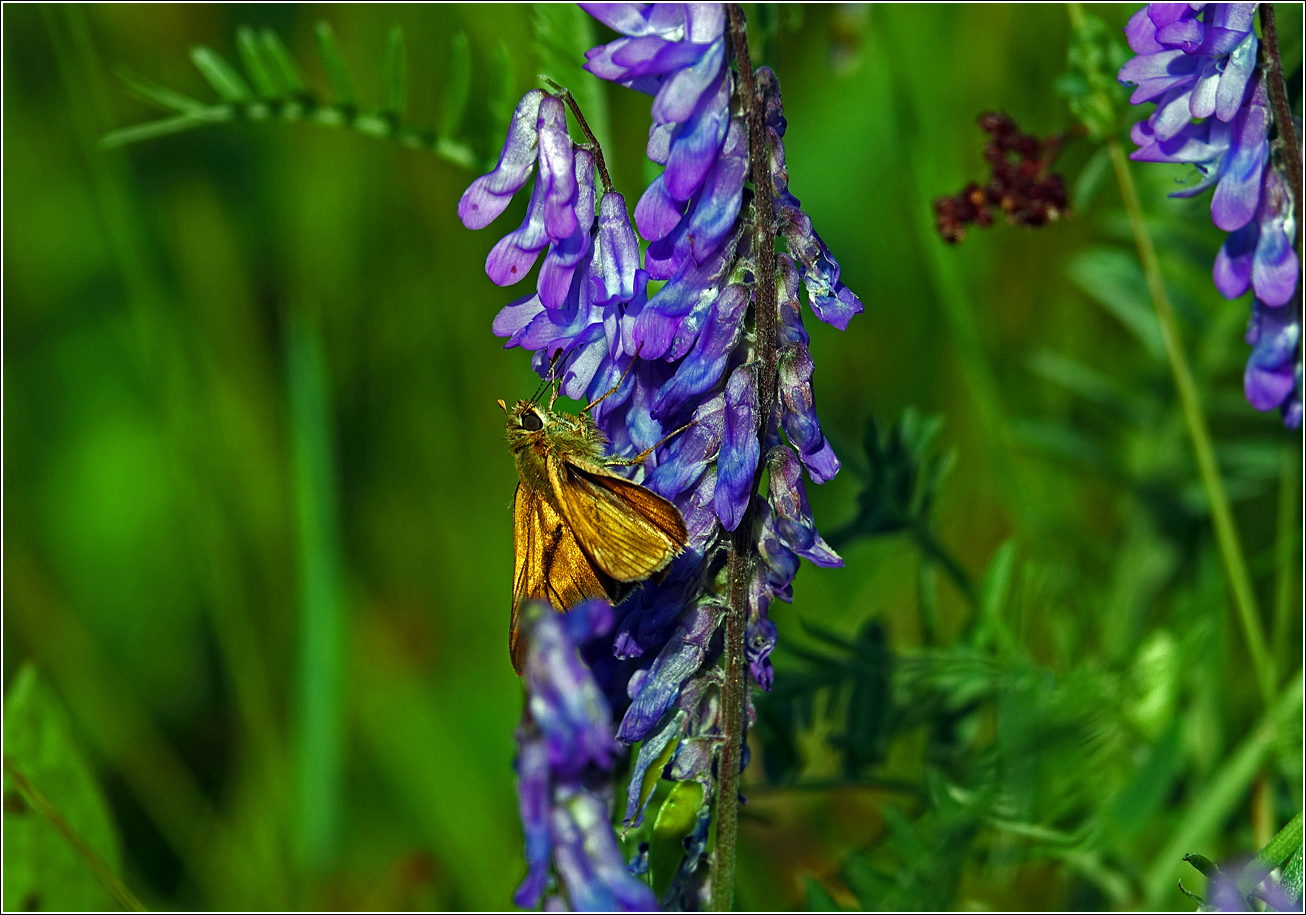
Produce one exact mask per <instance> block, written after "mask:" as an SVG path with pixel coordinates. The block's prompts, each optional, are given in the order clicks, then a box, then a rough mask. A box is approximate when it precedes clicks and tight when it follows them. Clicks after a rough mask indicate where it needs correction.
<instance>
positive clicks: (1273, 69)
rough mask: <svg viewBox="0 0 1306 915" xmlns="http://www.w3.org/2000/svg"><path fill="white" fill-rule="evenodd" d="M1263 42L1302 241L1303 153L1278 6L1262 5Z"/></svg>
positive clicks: (1275, 117) (1284, 159)
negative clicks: (1294, 119) (1286, 77)
mask: <svg viewBox="0 0 1306 915" xmlns="http://www.w3.org/2000/svg"><path fill="white" fill-rule="evenodd" d="M1260 13H1261V39H1262V50H1263V51H1264V61H1263V66H1264V67H1265V77H1266V79H1265V81H1266V83H1267V84H1268V85H1267V86H1266V88H1267V89H1269V90H1270V105H1271V106H1272V107H1273V108H1274V124H1275V126H1276V127H1278V128H1279V142H1280V143H1282V144H1283V161H1284V164H1285V165H1286V166H1287V167H1288V174H1287V176H1286V177H1287V179H1288V184H1289V186H1291V187H1292V204H1293V210H1294V213H1293V215H1294V216H1295V217H1296V218H1297V233H1298V238H1300V237H1301V230H1302V212H1301V208H1302V177H1301V149H1300V148H1298V146H1297V132H1296V131H1294V130H1293V129H1292V109H1291V108H1290V107H1289V106H1288V89H1287V87H1286V86H1285V85H1284V81H1283V61H1282V59H1281V58H1280V56H1279V32H1278V29H1277V28H1276V27H1275V22H1274V4H1273V3H1262V4H1260Z"/></svg>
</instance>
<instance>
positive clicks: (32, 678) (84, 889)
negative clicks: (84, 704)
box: [3, 663, 122, 911]
mask: <svg viewBox="0 0 1306 915" xmlns="http://www.w3.org/2000/svg"><path fill="white" fill-rule="evenodd" d="M4 751H5V759H6V761H7V762H9V761H12V765H13V767H14V768H15V769H17V770H18V771H19V772H20V773H21V775H22V776H23V777H25V778H26V780H27V781H28V782H30V784H31V786H32V787H33V788H35V789H37V790H38V791H39V792H40V795H41V797H42V799H44V800H45V801H46V802H48V804H49V805H50V807H51V808H52V809H53V810H54V811H57V815H58V816H59V817H60V818H61V819H62V821H63V822H64V824H66V826H67V828H68V829H69V830H70V831H71V832H72V833H73V834H74V835H75V836H77V837H78V838H79V839H80V841H81V843H82V845H83V846H84V848H85V849H88V850H89V852H90V853H91V854H93V855H94V857H95V858H96V859H98V861H99V862H100V863H101V866H103V867H105V868H107V869H108V870H109V871H110V872H112V873H120V872H121V869H122V863H121V853H120V851H119V846H118V836H117V833H116V831H115V829H114V825H113V820H112V818H111V816H110V813H109V805H108V804H107V803H106V802H105V800H104V796H103V794H102V793H101V791H100V786H99V785H98V784H97V783H96V781H95V778H94V776H93V775H92V773H91V770H90V768H89V767H88V766H87V764H86V762H85V761H84V759H83V757H82V754H81V751H80V749H79V748H78V747H77V744H76V741H75V740H74V738H73V734H72V730H71V728H70V727H69V723H68V717H67V714H66V713H65V712H64V709H63V706H62V705H61V704H60V702H59V699H58V698H57V697H56V696H55V694H54V692H53V691H52V690H51V689H50V688H49V687H48V686H47V685H46V684H45V682H44V681H43V680H42V679H41V678H40V676H39V675H38V674H37V671H36V668H35V667H33V666H32V665H31V664H30V663H29V664H27V665H25V666H24V667H23V669H22V670H20V671H19V673H18V676H17V677H16V678H15V680H14V683H13V685H12V686H11V687H10V689H9V695H8V697H7V698H6V700H5V704H4ZM6 768H8V766H6ZM3 883H4V908H5V909H6V910H7V911H18V910H24V909H26V910H32V909H41V910H43V911H60V910H70V909H71V910H88V909H89V910H94V909H109V908H116V907H117V905H116V904H115V899H114V896H113V894H112V893H111V892H110V891H109V890H108V889H107V888H106V887H105V885H104V883H103V882H102V881H101V879H100V878H99V877H97V875H96V872H95V870H94V869H93V868H92V866H91V865H90V864H89V863H88V861H87V859H86V858H85V857H84V856H83V854H80V853H79V852H78V850H77V849H76V848H75V847H74V846H73V845H72V844H71V843H70V841H69V839H68V837H67V836H65V835H63V834H61V832H60V831H59V829H58V828H57V827H56V825H55V824H54V823H53V822H52V821H51V820H50V819H49V817H48V816H46V815H43V812H42V810H41V809H40V807H39V805H38V803H36V802H34V799H33V797H32V796H31V795H29V794H28V793H26V792H24V791H22V790H20V785H19V783H18V782H17V781H16V780H15V779H14V777H13V776H12V775H10V774H9V773H8V772H6V774H5V778H4V881H3Z"/></svg>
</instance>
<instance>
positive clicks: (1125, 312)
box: [1066, 248, 1165, 361]
mask: <svg viewBox="0 0 1306 915" xmlns="http://www.w3.org/2000/svg"><path fill="white" fill-rule="evenodd" d="M1066 272H1067V274H1068V275H1069V276H1070V279H1071V281H1072V282H1073V283H1074V284H1075V285H1076V286H1078V287H1079V288H1080V289H1082V290H1083V291H1084V292H1085V293H1086V294H1087V295H1088V296H1089V297H1090V298H1091V299H1093V300H1094V301H1096V302H1098V303H1099V304H1100V305H1102V306H1103V307H1104V308H1105V309H1106V310H1107V311H1108V312H1110V313H1111V314H1112V315H1113V316H1115V318H1116V319H1117V320H1118V321H1120V323H1121V324H1123V325H1124V326H1125V328H1126V329H1127V330H1128V331H1129V332H1130V333H1132V334H1133V335H1134V336H1135V337H1137V338H1138V340H1139V342H1140V343H1142V344H1143V346H1144V347H1146V348H1147V351H1148V353H1149V354H1150V355H1151V356H1152V357H1153V358H1154V359H1156V360H1157V361H1160V360H1163V359H1165V343H1164V341H1162V339H1161V325H1160V323H1159V322H1158V321H1157V320H1156V312H1155V311H1154V310H1153V308H1152V300H1151V298H1150V297H1149V295H1148V292H1147V282H1146V281H1145V279H1144V277H1143V268H1142V267H1140V266H1139V264H1138V258H1137V257H1135V256H1134V255H1132V254H1129V253H1126V252H1124V251H1118V250H1115V249H1112V248H1093V249H1091V250H1089V251H1085V252H1084V253H1083V254H1080V255H1079V256H1078V257H1076V258H1075V259H1074V260H1072V261H1071V262H1070V265H1069V266H1068V267H1067V268H1066Z"/></svg>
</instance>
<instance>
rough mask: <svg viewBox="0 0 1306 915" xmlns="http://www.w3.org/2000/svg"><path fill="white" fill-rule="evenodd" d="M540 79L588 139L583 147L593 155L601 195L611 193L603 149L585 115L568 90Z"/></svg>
mask: <svg viewBox="0 0 1306 915" xmlns="http://www.w3.org/2000/svg"><path fill="white" fill-rule="evenodd" d="M542 79H543V80H544V81H545V82H546V83H548V84H549V85H550V86H552V87H553V91H554V92H555V93H556V94H557V96H558V98H560V99H562V101H563V102H565V103H566V105H567V107H568V108H570V109H571V113H572V114H574V115H575V116H576V123H578V124H580V129H581V130H583V131H584V132H585V136H586V137H588V138H589V143H587V144H586V145H585V149H587V150H588V151H589V152H592V153H594V164H595V165H596V166H597V167H598V170H599V178H600V179H602V181H603V193H605V194H607V193H610V192H611V191H612V179H611V178H610V177H608V163H607V161H606V160H604V158H603V147H602V146H601V145H599V139H598V137H596V136H594V131H593V130H591V129H590V122H589V121H587V120H585V115H584V114H582V113H581V110H580V105H579V103H577V101H576V98H575V96H573V95H572V94H571V90H570V89H568V88H566V87H565V86H560V85H558V84H557V83H555V82H554V81H553V80H551V79H549V78H548V77H547V76H545V77H542Z"/></svg>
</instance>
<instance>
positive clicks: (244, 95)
mask: <svg viewBox="0 0 1306 915" xmlns="http://www.w3.org/2000/svg"><path fill="white" fill-rule="evenodd" d="M190 59H191V61H192V62H193V63H194V64H195V66H196V67H198V68H199V71H200V73H201V74H203V76H204V78H205V79H206V80H208V81H209V85H210V86H212V87H213V88H214V90H215V91H216V92H217V93H218V95H220V96H221V97H222V100H223V101H224V102H230V103H232V104H237V105H243V104H246V103H248V102H251V101H253V99H254V96H253V93H251V92H250V91H249V86H248V85H246V83H245V80H244V79H242V78H241V75H240V74H239V73H237V72H236V70H235V68H234V67H232V66H231V64H229V63H227V62H226V61H225V60H223V59H222V57H221V55H219V54H217V53H216V52H215V51H213V50H211V49H209V48H206V47H205V46H204V45H196V46H195V47H193V48H191V51H190Z"/></svg>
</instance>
